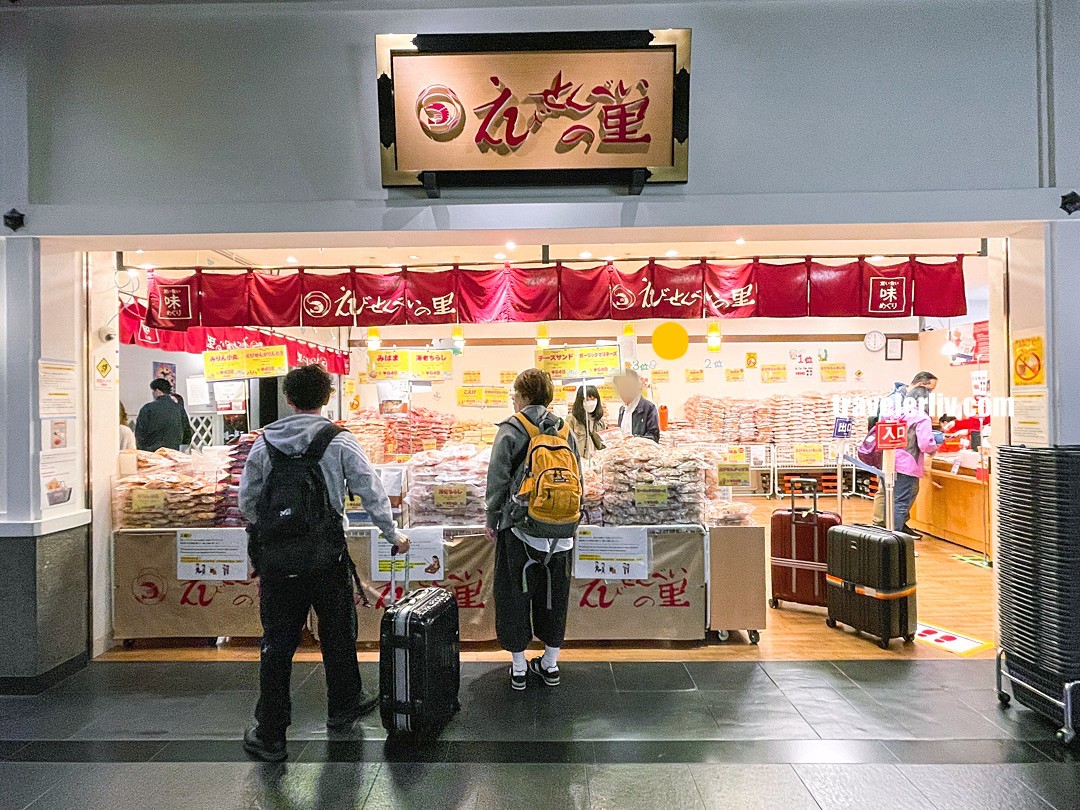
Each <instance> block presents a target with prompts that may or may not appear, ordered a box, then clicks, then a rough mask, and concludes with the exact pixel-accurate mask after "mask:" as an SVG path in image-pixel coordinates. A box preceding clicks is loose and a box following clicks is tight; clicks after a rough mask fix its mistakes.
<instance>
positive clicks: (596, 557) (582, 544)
mask: <svg viewBox="0 0 1080 810" xmlns="http://www.w3.org/2000/svg"><path fill="white" fill-rule="evenodd" d="M648 575H649V535H648V531H647V530H646V529H645V528H644V527H640V526H608V527H604V528H600V527H594V526H589V527H587V528H582V529H578V532H577V539H576V540H575V542H574V576H575V577H576V578H577V579H598V578H599V579H645V578H646V577H647V576H648Z"/></svg>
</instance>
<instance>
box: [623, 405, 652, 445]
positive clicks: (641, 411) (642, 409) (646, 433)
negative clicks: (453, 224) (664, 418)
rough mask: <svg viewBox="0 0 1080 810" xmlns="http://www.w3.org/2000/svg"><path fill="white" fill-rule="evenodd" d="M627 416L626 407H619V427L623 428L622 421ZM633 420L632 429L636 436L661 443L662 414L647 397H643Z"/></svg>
mask: <svg viewBox="0 0 1080 810" xmlns="http://www.w3.org/2000/svg"><path fill="white" fill-rule="evenodd" d="M625 415H626V406H625V405H622V406H620V407H619V427H622V423H623V421H622V420H623V417H624V416H625ZM631 420H632V421H631V422H630V428H631V432H632V433H633V434H634V435H635V436H643V437H644V438H646V439H652V440H653V441H654V442H657V443H659V442H660V412H659V411H657V410H656V406H655V405H653V404H652V403H651V402H649V400H647V399H645V397H642V398H641V402H639V403H638V406H637V407H636V408H634V412H633V414H631Z"/></svg>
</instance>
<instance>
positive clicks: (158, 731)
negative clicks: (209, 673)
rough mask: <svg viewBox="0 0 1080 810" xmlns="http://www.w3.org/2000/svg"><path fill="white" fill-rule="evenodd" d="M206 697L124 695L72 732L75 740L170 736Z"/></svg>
mask: <svg viewBox="0 0 1080 810" xmlns="http://www.w3.org/2000/svg"><path fill="white" fill-rule="evenodd" d="M201 702H202V698H199V697H195V696H186V697H156V696H155V697H145V698H142V699H139V700H133V699H124V700H121V701H120V702H118V703H116V704H115V705H114V706H112V707H110V708H109V709H99V710H98V711H97V715H98V716H97V717H96V718H95V719H94V720H92V721H90V722H89V723H87V724H86V725H85V726H83V727H82V728H80V729H79V730H78V731H76V732H74V733H73V734H72V735H71V739H75V740H140V739H162V740H167V739H169V738H170V737H172V736H175V735H176V734H177V733H178V729H180V728H182V727H183V723H184V722H185V719H186V718H191V717H194V716H195V712H196V710H197V708H198V706H199V704H200V703H201Z"/></svg>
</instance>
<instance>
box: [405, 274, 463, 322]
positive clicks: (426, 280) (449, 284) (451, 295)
mask: <svg viewBox="0 0 1080 810" xmlns="http://www.w3.org/2000/svg"><path fill="white" fill-rule="evenodd" d="M405 300H406V304H407V306H408V313H407V314H406V316H405V317H406V320H407V321H408V322H409V323H417V324H425V325H426V324H433V323H456V322H457V321H458V308H457V268H454V270H441V271H439V272H436V273H421V272H418V271H416V270H409V271H408V272H407V273H405Z"/></svg>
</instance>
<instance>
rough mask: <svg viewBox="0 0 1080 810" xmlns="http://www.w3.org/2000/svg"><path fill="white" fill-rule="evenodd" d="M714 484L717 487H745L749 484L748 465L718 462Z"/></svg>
mask: <svg viewBox="0 0 1080 810" xmlns="http://www.w3.org/2000/svg"><path fill="white" fill-rule="evenodd" d="M716 485H717V486H719V487H732V488H745V487H749V486H750V465H748V464H745V465H738V464H718V465H717V466H716Z"/></svg>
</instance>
